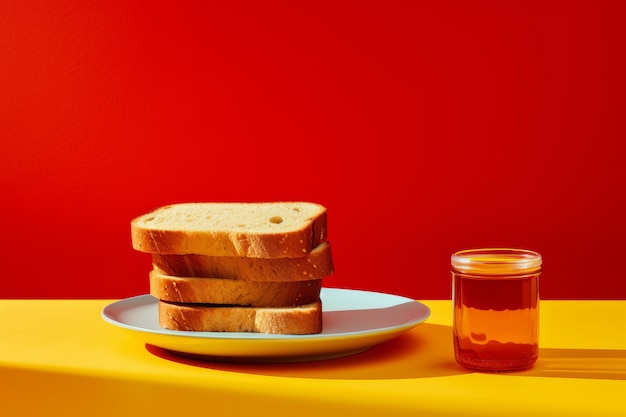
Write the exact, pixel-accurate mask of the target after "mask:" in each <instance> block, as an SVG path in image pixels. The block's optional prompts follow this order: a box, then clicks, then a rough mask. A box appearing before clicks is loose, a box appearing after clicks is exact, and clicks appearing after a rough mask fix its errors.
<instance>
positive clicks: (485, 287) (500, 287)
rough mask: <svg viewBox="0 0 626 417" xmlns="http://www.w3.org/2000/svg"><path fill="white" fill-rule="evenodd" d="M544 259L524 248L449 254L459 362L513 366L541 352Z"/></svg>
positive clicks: (491, 368)
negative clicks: (541, 276)
mask: <svg viewBox="0 0 626 417" xmlns="http://www.w3.org/2000/svg"><path fill="white" fill-rule="evenodd" d="M541 264H542V258H541V255H539V253H537V252H534V251H530V250H524V249H509V248H487V249H471V250H464V251H459V252H456V253H454V254H453V255H452V257H451V268H452V299H453V304H454V316H453V333H454V353H455V357H456V361H457V362H458V363H459V364H461V365H463V366H464V367H466V368H470V369H474V370H478V371H487V372H498V371H515V370H523V369H527V368H530V367H532V366H533V364H534V363H535V362H536V360H537V356H538V353H539V344H538V335H539V282H538V281H539V275H540V274H541Z"/></svg>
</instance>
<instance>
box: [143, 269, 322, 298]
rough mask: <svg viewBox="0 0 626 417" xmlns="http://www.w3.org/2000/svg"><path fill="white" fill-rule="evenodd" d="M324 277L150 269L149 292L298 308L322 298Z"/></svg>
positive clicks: (165, 295)
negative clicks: (259, 277)
mask: <svg viewBox="0 0 626 417" xmlns="http://www.w3.org/2000/svg"><path fill="white" fill-rule="evenodd" d="M321 289H322V280H321V279H316V280H309V281H291V282H259V281H242V280H237V279H224V278H193V277H173V276H169V275H164V274H161V273H159V272H158V271H155V270H153V271H151V272H150V294H151V295H152V296H154V297H156V298H158V299H160V300H164V301H170V302H178V303H196V304H232V305H241V306H253V307H295V306H298V305H303V304H309V303H312V302H315V301H316V300H318V299H319V296H320V291H321Z"/></svg>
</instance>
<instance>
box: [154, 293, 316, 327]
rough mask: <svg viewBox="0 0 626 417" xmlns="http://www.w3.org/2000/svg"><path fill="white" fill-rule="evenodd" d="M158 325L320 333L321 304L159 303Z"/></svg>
mask: <svg viewBox="0 0 626 417" xmlns="http://www.w3.org/2000/svg"><path fill="white" fill-rule="evenodd" d="M158 306H159V325H160V326H161V327H163V328H165V329H169V330H181V331H202V332H253V333H268V334H299V335H304V334H317V333H321V331H322V302H321V301H320V300H317V301H315V302H313V303H310V304H306V305H302V306H297V307H282V308H275V307H229V306H227V307H225V306H214V305H209V304H200V305H199V304H175V303H170V302H167V301H159V303H158Z"/></svg>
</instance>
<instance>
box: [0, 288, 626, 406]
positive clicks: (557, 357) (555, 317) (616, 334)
mask: <svg viewBox="0 0 626 417" xmlns="http://www.w3.org/2000/svg"><path fill="white" fill-rule="evenodd" d="M109 302H111V301H110V300H0V317H1V320H0V398H1V401H0V410H1V413H2V415H5V416H14V415H20V416H25V415H42V416H43V415H59V416H61V415H62V416H81V417H82V416H111V415H115V416H119V415H135V416H139V415H141V416H182V415H185V413H194V414H193V415H198V414H197V413H198V412H202V413H205V414H206V415H212V416H223V415H229V416H231V415H232V416H254V415H272V416H274V417H279V416H289V417H294V416H297V417H306V416H315V417H321V416H330V415H338V416H339V415H341V416H370V415H371V416H405V415H406V416H413V417H414V416H422V417H425V416H451V415H463V416H474V415H475V416H483V417H485V416H543V415H545V416H555V415H563V416H569V417H572V416H586V417H587V416H620V417H623V416H625V415H626V400H624V398H625V395H626V383H625V379H626V301H542V304H541V323H540V326H541V333H540V345H541V350H540V358H539V360H538V362H537V364H536V366H535V367H534V368H533V369H531V370H528V371H524V372H516V373H505V374H481V373H476V372H470V371H468V370H465V369H463V368H461V367H459V366H458V365H457V364H456V362H455V361H454V357H453V351H452V330H451V312H452V307H451V302H450V301H449V300H437V301H428V300H425V301H422V302H423V303H424V304H426V305H427V306H428V307H430V309H431V311H432V314H431V316H430V318H429V319H428V320H427V321H426V322H425V323H423V324H421V325H419V326H417V327H416V328H414V329H413V330H411V331H409V332H407V333H405V334H403V335H401V336H400V337H398V338H396V339H394V340H392V341H390V342H386V343H384V344H382V345H379V346H376V347H373V348H372V349H370V350H368V351H366V352H364V353H361V354H357V355H354V356H350V357H345V358H340V359H332V360H326V361H318V362H308V363H295V364H278V365H277V364H228V363H217V362H202V361H198V360H192V359H186V358H183V357H178V356H175V355H172V354H170V353H168V352H165V351H162V350H160V349H158V348H152V347H147V346H146V345H145V344H144V343H142V342H141V340H140V338H138V337H136V336H134V335H133V334H132V333H131V332H128V331H124V330H122V329H119V328H117V327H115V326H112V325H110V324H108V323H106V322H104V321H103V320H102V318H101V317H100V311H101V309H102V308H103V307H104V306H105V305H106V304H108V303H109Z"/></svg>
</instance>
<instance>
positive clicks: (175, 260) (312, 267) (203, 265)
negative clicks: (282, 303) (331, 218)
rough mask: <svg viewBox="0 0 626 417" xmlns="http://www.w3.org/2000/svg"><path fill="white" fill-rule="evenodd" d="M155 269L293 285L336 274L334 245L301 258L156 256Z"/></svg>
mask: <svg viewBox="0 0 626 417" xmlns="http://www.w3.org/2000/svg"><path fill="white" fill-rule="evenodd" d="M152 265H153V268H154V269H155V270H157V271H159V272H161V273H162V274H164V275H171V276H178V277H208V278H229V279H238V280H244V281H265V282H289V281H308V280H312V279H321V278H325V277H329V276H331V275H332V274H333V273H334V265H333V258H332V251H331V246H330V242H328V241H326V242H322V243H321V244H320V245H319V246H318V247H316V248H315V249H314V250H313V251H311V252H310V253H309V254H308V255H306V256H302V257H298V258H248V257H241V256H206V255H164V254H159V253H155V254H152Z"/></svg>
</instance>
